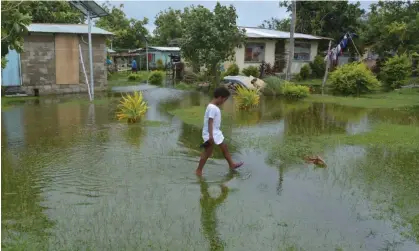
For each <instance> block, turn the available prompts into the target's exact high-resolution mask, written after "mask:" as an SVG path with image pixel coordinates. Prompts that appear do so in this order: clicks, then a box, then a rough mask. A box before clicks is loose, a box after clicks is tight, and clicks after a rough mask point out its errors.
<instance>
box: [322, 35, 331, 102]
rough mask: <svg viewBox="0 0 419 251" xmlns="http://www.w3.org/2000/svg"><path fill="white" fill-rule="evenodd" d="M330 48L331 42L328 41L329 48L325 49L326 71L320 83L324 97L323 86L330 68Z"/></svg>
mask: <svg viewBox="0 0 419 251" xmlns="http://www.w3.org/2000/svg"><path fill="white" fill-rule="evenodd" d="M331 46H332V41H331V40H330V41H329V48H328V49H327V56H326V58H327V61H326V69H325V70H324V77H323V82H322V95H324V85H325V84H326V80H327V73H328V72H329V67H330V55H329V53H330V47H331Z"/></svg>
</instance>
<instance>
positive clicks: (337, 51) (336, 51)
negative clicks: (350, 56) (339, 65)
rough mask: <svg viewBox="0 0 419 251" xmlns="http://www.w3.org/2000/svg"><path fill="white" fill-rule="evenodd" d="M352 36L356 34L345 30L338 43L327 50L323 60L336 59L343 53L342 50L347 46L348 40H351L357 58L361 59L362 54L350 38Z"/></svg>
mask: <svg viewBox="0 0 419 251" xmlns="http://www.w3.org/2000/svg"><path fill="white" fill-rule="evenodd" d="M353 36H356V34H354V33H349V32H347V33H346V34H345V35H344V36H343V39H342V40H341V41H340V42H339V43H338V45H337V46H336V47H334V48H333V49H330V50H329V51H328V52H327V55H326V56H325V58H324V61H327V60H328V58H329V60H330V61H331V62H334V61H337V60H338V57H339V55H343V50H344V49H345V48H346V47H347V46H348V40H351V41H352V44H353V46H354V48H355V50H356V52H357V53H358V55H359V60H361V58H362V56H361V54H360V53H359V51H358V48H357V47H356V45H355V42H354V40H353V39H352V37H353Z"/></svg>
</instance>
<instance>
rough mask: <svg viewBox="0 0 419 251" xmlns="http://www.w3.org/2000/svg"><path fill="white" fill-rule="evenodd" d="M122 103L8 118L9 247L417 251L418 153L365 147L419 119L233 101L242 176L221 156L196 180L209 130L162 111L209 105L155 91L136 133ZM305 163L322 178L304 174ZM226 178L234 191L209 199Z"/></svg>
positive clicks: (49, 100) (77, 99)
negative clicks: (251, 106)
mask: <svg viewBox="0 0 419 251" xmlns="http://www.w3.org/2000/svg"><path fill="white" fill-rule="evenodd" d="M141 88H142V87H141ZM123 91H126V90H123ZM119 97H120V93H116V94H112V95H110V96H109V97H108V96H103V97H101V96H99V95H98V96H97V99H96V100H95V102H94V103H93V104H89V102H88V101H86V99H87V97H86V96H74V95H72V96H57V97H45V98H40V99H39V100H38V101H37V102H35V101H34V100H28V101H27V102H25V103H19V104H16V105H14V106H12V107H9V108H8V109H6V110H4V111H2V132H1V133H2V142H1V143H2V211H3V212H2V232H3V234H2V248H4V249H5V250H288V249H289V250H335V249H337V250H380V249H383V250H401V251H405V250H406V251H410V250H417V249H418V247H419V246H418V242H419V235H418V233H419V228H418V226H419V214H418V213H417V212H419V194H418V192H417V187H419V183H418V182H419V177H418V175H417V174H418V172H417V166H419V158H418V156H419V152H418V151H417V150H415V149H414V145H413V147H412V145H410V147H407V146H406V147H403V146H398V148H395V147H390V146H387V145H383V144H378V143H380V141H377V142H376V143H377V144H375V143H374V144H361V143H362V137H363V134H362V133H368V132H372V131H374V130H375V129H374V128H375V125H376V124H382V123H384V124H385V125H390V127H389V128H390V129H386V130H390V131H384V132H383V133H382V134H377V135H378V136H377V137H386V136H385V135H390V136H391V133H394V132H392V131H391V128H392V127H391V126H393V125H397V126H399V127H397V128H398V129H397V130H406V132H407V133H411V135H417V134H416V133H417V132H416V130H417V129H418V128H419V127H418V121H419V117H418V113H417V110H405V111H400V110H398V111H396V110H371V109H360V108H348V107H343V106H335V105H331V104H313V103H306V102H292V103H290V102H286V101H283V100H275V99H272V98H267V99H262V101H261V105H260V107H259V109H257V110H255V111H252V112H249V113H243V112H237V111H235V109H234V104H233V102H232V101H231V100H230V101H229V102H227V103H226V105H225V107H223V113H225V114H226V115H227V116H228V119H227V120H226V121H224V120H223V123H224V122H225V124H226V127H225V131H224V133H225V135H226V138H227V143H228V144H229V147H230V150H231V152H232V154H233V158H234V159H238V160H239V159H240V160H243V161H244V162H245V165H244V166H243V167H242V168H241V170H239V171H238V172H239V174H240V175H234V177H232V176H231V174H229V175H227V176H226V173H227V172H228V171H227V168H226V167H227V165H226V162H225V160H223V159H222V155H221V153H220V152H215V153H214V156H213V159H211V160H209V161H208V163H207V165H206V167H205V169H204V173H205V180H201V181H200V182H196V177H195V175H194V170H195V168H196V165H197V161H198V156H199V154H200V151H201V149H199V145H200V144H201V143H202V139H201V128H200V127H199V126H194V125H191V124H186V123H184V122H182V121H181V120H180V119H179V118H177V117H174V116H172V115H170V114H169V113H168V112H167V110H174V109H186V108H189V107H193V106H200V107H202V108H205V106H206V104H207V103H208V101H209V100H210V97H209V96H208V95H204V94H196V93H183V92H181V91H178V90H173V89H164V88H149V89H147V90H145V91H144V97H145V99H146V100H147V102H148V104H149V106H150V109H149V111H148V113H147V115H146V120H147V121H154V122H156V123H144V124H137V125H126V124H124V123H121V122H118V121H117V120H116V118H115V110H116V106H117V104H118V102H119ZM200 116H201V115H200ZM201 119H202V118H199V120H201ZM386 128H387V127H386ZM400 128H401V129H400ZM403 132H404V131H403ZM383 135H384V136H383ZM349 136H354V137H357V136H360V137H358V138H356V139H357V140H358V141H354V140H353V139H352V138H348V137H349ZM390 136H389V137H390ZM348 139H349V140H348ZM380 140H381V139H380ZM383 140H384V139H383ZM406 140H409V137H406ZM359 142H361V143H359ZM389 142H393V141H389ZM395 142H396V143H397V141H395ZM306 154H319V155H321V156H322V157H323V158H324V159H325V161H326V163H327V164H328V167H327V168H316V167H314V166H312V165H308V164H305V163H304V162H303V161H302V159H301V157H302V156H304V155H306ZM224 179H225V180H224ZM220 180H223V181H222V182H221V184H226V183H227V181H228V180H229V181H228V185H227V184H226V185H225V186H222V185H221V187H220V189H221V195H220V196H218V197H217V196H215V197H213V196H212V195H211V188H212V187H213V186H214V187H217V188H218V187H219V184H220ZM200 192H201V196H199V194H200ZM227 195H228V196H227ZM198 200H200V202H201V203H200V205H199V204H197V201H198ZM287 248H288V249H287Z"/></svg>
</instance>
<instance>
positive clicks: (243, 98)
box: [233, 86, 260, 110]
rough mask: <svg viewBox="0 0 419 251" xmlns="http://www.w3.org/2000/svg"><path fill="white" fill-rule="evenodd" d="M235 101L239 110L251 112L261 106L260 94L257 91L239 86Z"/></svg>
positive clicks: (234, 97)
mask: <svg viewBox="0 0 419 251" xmlns="http://www.w3.org/2000/svg"><path fill="white" fill-rule="evenodd" d="M233 99H234V102H235V105H236V108H237V109H239V110H249V109H251V108H254V107H257V106H258V105H259V101H260V92H259V90H257V89H247V88H244V87H242V86H239V87H238V88H237V90H236V93H235V95H234V96H233Z"/></svg>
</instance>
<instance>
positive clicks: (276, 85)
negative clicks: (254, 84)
mask: <svg viewBox="0 0 419 251" xmlns="http://www.w3.org/2000/svg"><path fill="white" fill-rule="evenodd" d="M263 81H265V87H264V88H263V89H262V93H263V94H264V95H274V96H275V95H280V94H282V89H281V87H282V84H283V82H284V81H283V80H282V79H280V78H278V77H275V76H270V77H267V78H264V79H263Z"/></svg>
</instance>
